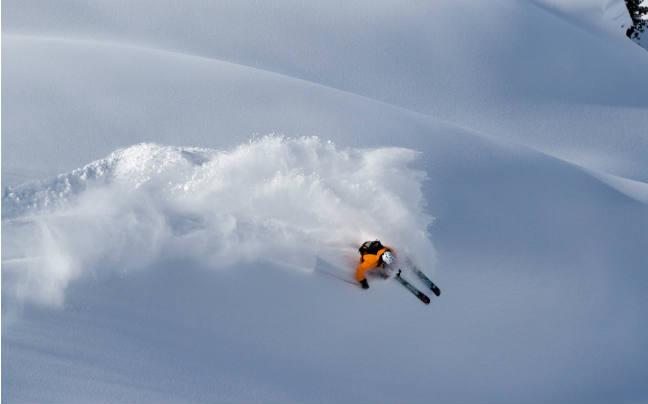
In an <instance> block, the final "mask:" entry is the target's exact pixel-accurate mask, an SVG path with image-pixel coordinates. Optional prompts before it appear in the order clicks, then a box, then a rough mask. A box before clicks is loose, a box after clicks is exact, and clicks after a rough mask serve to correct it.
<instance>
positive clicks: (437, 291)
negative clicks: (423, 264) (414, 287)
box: [412, 266, 441, 296]
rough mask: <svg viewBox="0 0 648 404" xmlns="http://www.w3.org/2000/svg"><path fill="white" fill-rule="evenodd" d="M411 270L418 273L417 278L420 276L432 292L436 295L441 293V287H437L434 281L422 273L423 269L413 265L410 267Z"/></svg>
mask: <svg viewBox="0 0 648 404" xmlns="http://www.w3.org/2000/svg"><path fill="white" fill-rule="evenodd" d="M412 271H414V273H415V274H416V275H418V277H419V278H421V280H422V281H423V282H424V283H425V284H426V285H427V286H428V288H430V290H432V293H434V294H435V295H436V296H439V295H441V289H439V287H438V286H437V285H435V284H434V282H432V281H431V280H430V278H428V277H427V275H425V274H424V273H423V271H421V270H420V269H418V268H417V267H414V266H413V267H412Z"/></svg>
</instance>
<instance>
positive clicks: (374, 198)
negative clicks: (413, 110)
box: [2, 135, 434, 305]
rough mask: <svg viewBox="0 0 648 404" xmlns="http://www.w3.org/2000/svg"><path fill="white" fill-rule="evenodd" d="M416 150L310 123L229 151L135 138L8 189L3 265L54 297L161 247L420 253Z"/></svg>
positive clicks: (237, 259)
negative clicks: (364, 246)
mask: <svg viewBox="0 0 648 404" xmlns="http://www.w3.org/2000/svg"><path fill="white" fill-rule="evenodd" d="M418 155H419V153H418V152H416V151H414V150H411V149H405V148H372V149H339V148H337V147H336V146H335V145H334V144H333V143H331V142H324V141H321V140H320V139H318V138H316V137H302V138H286V137H283V136H274V135H271V136H265V137H259V138H255V139H254V140H251V141H250V142H248V143H246V144H242V145H240V146H238V147H236V148H234V149H232V150H229V151H217V150H211V149H203V148H192V147H185V148H183V147H173V146H162V145H157V144H138V145H135V146H131V147H128V148H125V149H120V150H117V151H115V152H113V153H112V154H111V155H109V156H108V157H107V158H105V159H102V160H98V161H95V162H93V163H90V164H88V165H87V166H85V167H82V168H80V169H77V170H74V171H72V172H71V173H68V174H62V175H59V176H58V177H57V178H55V179H53V180H51V181H46V182H40V183H36V184H25V185H22V186H19V187H16V188H8V189H6V190H5V191H4V195H3V199H2V205H3V220H2V233H3V234H2V236H3V237H2V239H3V262H2V267H3V275H4V276H5V282H8V290H9V292H10V293H11V294H13V295H15V296H16V297H18V298H20V299H26V300H30V301H34V302H39V303H44V304H54V305H60V304H61V303H62V302H63V301H64V295H65V288H66V287H67V286H68V285H69V283H70V282H71V281H73V280H75V279H78V278H80V277H82V276H83V275H84V274H86V273H93V274H99V273H103V272H106V271H111V270H117V271H130V270H134V269H143V268H146V267H148V266H151V265H152V264H154V263H155V262H156V261H158V260H161V259H170V258H173V259H177V258H180V259H187V260H200V261H201V262H204V263H206V264H207V265H208V266H210V267H213V268H233V267H234V266H235V264H237V263H241V262H264V261H265V262H274V263H281V265H283V266H286V267H290V268H293V269H295V268H296V269H300V270H303V271H306V272H308V271H311V270H312V269H313V267H314V265H315V261H316V259H317V257H326V258H327V259H328V260H329V261H333V262H337V263H338V264H340V265H341V267H344V268H348V269H349V271H352V265H353V262H354V260H355V259H356V255H355V254H357V252H356V247H357V245H358V244H359V243H361V242H362V241H364V240H366V239H374V238H379V239H381V240H383V241H384V242H385V243H386V244H388V245H393V246H395V247H397V248H398V249H399V251H400V252H401V253H403V254H406V255H407V256H408V257H409V258H411V259H412V260H414V262H420V261H421V259H422V258H423V257H425V258H426V259H427V260H429V257H430V256H433V254H434V252H433V251H434V249H433V246H432V243H431V241H430V240H429V239H428V237H427V227H428V226H429V225H430V223H431V222H432V217H431V216H429V215H428V214H427V213H426V210H425V199H424V197H423V194H422V191H421V188H422V184H423V181H424V180H425V178H426V175H425V173H424V172H422V171H420V170H417V169H415V168H413V167H412V163H413V161H414V160H415V159H416V158H417V157H418Z"/></svg>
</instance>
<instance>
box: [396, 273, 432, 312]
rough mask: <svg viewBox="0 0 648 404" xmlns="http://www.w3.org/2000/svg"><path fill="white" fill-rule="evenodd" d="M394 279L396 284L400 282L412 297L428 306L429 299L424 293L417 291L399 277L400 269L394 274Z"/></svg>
mask: <svg viewBox="0 0 648 404" xmlns="http://www.w3.org/2000/svg"><path fill="white" fill-rule="evenodd" d="M395 278H396V280H397V281H398V282H400V284H401V285H403V286H405V287H406V288H407V290H409V291H410V292H412V293H413V294H414V296H416V297H418V298H419V299H420V300H421V301H422V302H423V303H425V304H430V298H429V297H428V295H426V294H425V293H423V292H421V291H420V290H418V289H417V288H416V287H415V286H414V285H412V284H411V283H409V282H408V281H407V279H405V278H403V277H401V270H400V269H399V270H398V273H397V274H396V277H395Z"/></svg>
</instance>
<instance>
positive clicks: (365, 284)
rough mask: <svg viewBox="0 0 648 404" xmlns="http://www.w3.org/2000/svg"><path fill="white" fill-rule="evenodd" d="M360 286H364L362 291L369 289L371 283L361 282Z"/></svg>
mask: <svg viewBox="0 0 648 404" xmlns="http://www.w3.org/2000/svg"><path fill="white" fill-rule="evenodd" d="M360 285H362V289H369V282H367V280H366V279H363V280H361V281H360Z"/></svg>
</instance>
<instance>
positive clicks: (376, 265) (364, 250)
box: [355, 240, 396, 289]
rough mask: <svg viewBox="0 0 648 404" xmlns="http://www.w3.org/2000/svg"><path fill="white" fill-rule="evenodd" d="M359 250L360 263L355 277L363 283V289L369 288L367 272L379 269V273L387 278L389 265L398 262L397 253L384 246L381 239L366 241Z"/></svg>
mask: <svg viewBox="0 0 648 404" xmlns="http://www.w3.org/2000/svg"><path fill="white" fill-rule="evenodd" d="M359 251H360V263H359V264H358V267H357V268H356V273H355V278H356V280H357V281H358V282H360V285H362V289H369V282H367V278H366V276H365V273H366V272H367V271H370V270H375V269H379V270H380V272H379V274H380V275H381V276H382V277H383V278H387V277H388V276H389V272H388V270H389V269H390V268H389V266H390V265H391V264H394V263H395V262H396V255H395V253H394V251H393V250H392V249H391V248H389V247H385V246H383V245H382V243H381V242H380V240H374V241H365V242H364V243H363V244H362V245H361V246H360V248H359Z"/></svg>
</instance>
